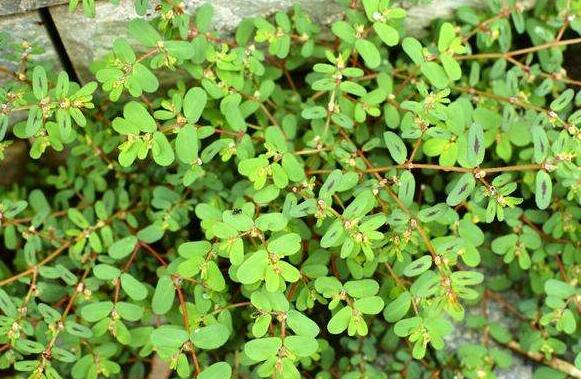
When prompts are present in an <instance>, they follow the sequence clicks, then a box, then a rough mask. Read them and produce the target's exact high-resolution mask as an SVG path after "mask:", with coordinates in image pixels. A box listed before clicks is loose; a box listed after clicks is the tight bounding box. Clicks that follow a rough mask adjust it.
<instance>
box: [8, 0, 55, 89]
mask: <svg viewBox="0 0 581 379" xmlns="http://www.w3.org/2000/svg"><path fill="white" fill-rule="evenodd" d="M0 3H2V1H0ZM1 32H4V33H7V34H8V36H9V37H10V38H12V39H11V40H10V42H11V43H22V42H23V41H27V42H28V43H30V44H32V45H33V46H36V47H41V48H42V49H43V50H44V52H43V53H41V54H38V55H34V56H33V57H32V59H33V61H34V62H43V63H45V64H47V65H48V66H49V67H50V66H52V67H60V61H59V58H58V56H57V53H56V51H55V49H54V47H53V45H52V41H51V40H50V37H49V35H48V33H47V31H46V29H45V26H44V24H43V22H42V19H41V18H40V15H39V13H38V12H36V11H32V12H26V13H20V14H14V15H11V16H2V17H0V33H1ZM17 59H18V58H17ZM0 65H2V66H4V67H6V68H9V69H11V70H16V69H17V65H15V64H14V60H13V59H12V58H11V57H9V56H8V54H6V52H5V51H1V52H0ZM2 79H3V78H2V77H1V76H0V83H1V82H2Z"/></svg>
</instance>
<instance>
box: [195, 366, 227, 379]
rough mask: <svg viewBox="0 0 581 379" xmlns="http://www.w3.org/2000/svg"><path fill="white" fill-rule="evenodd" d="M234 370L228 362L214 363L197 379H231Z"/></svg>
mask: <svg viewBox="0 0 581 379" xmlns="http://www.w3.org/2000/svg"><path fill="white" fill-rule="evenodd" d="M231 377H232V368H231V367H230V365H229V364H228V363H226V362H217V363H214V364H212V365H210V366H208V367H207V368H205V369H204V370H202V372H201V373H200V375H198V378H197V379H230V378H231Z"/></svg>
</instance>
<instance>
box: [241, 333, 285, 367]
mask: <svg viewBox="0 0 581 379" xmlns="http://www.w3.org/2000/svg"><path fill="white" fill-rule="evenodd" d="M281 347H282V340H281V339H280V338H279V337H267V338H259V339H255V340H251V341H249V342H247V343H246V344H245V345H244V353H246V355H247V356H248V357H250V359H252V360H255V361H258V362H261V361H265V360H267V359H270V358H271V357H274V356H275V355H276V354H277V353H278V349H280V348H281Z"/></svg>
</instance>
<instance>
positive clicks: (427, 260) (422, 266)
mask: <svg viewBox="0 0 581 379" xmlns="http://www.w3.org/2000/svg"><path fill="white" fill-rule="evenodd" d="M431 266H432V256H431V255H424V256H423V257H421V258H418V259H416V260H415V261H413V262H412V263H410V264H409V265H407V266H406V267H405V268H404V270H403V274H404V275H405V276H410V277H411V276H418V275H420V274H422V273H424V272H426V271H427V270H428V269H429V268H430V267H431Z"/></svg>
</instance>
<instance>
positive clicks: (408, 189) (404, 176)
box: [397, 171, 416, 207]
mask: <svg viewBox="0 0 581 379" xmlns="http://www.w3.org/2000/svg"><path fill="white" fill-rule="evenodd" d="M415 190H416V179H415V177H414V175H413V174H412V173H411V172H409V171H403V172H402V173H401V174H400V176H399V189H398V192H397V197H399V199H400V200H401V202H402V203H403V204H404V205H405V206H407V207H409V206H410V205H412V204H413V202H414V194H415Z"/></svg>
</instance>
